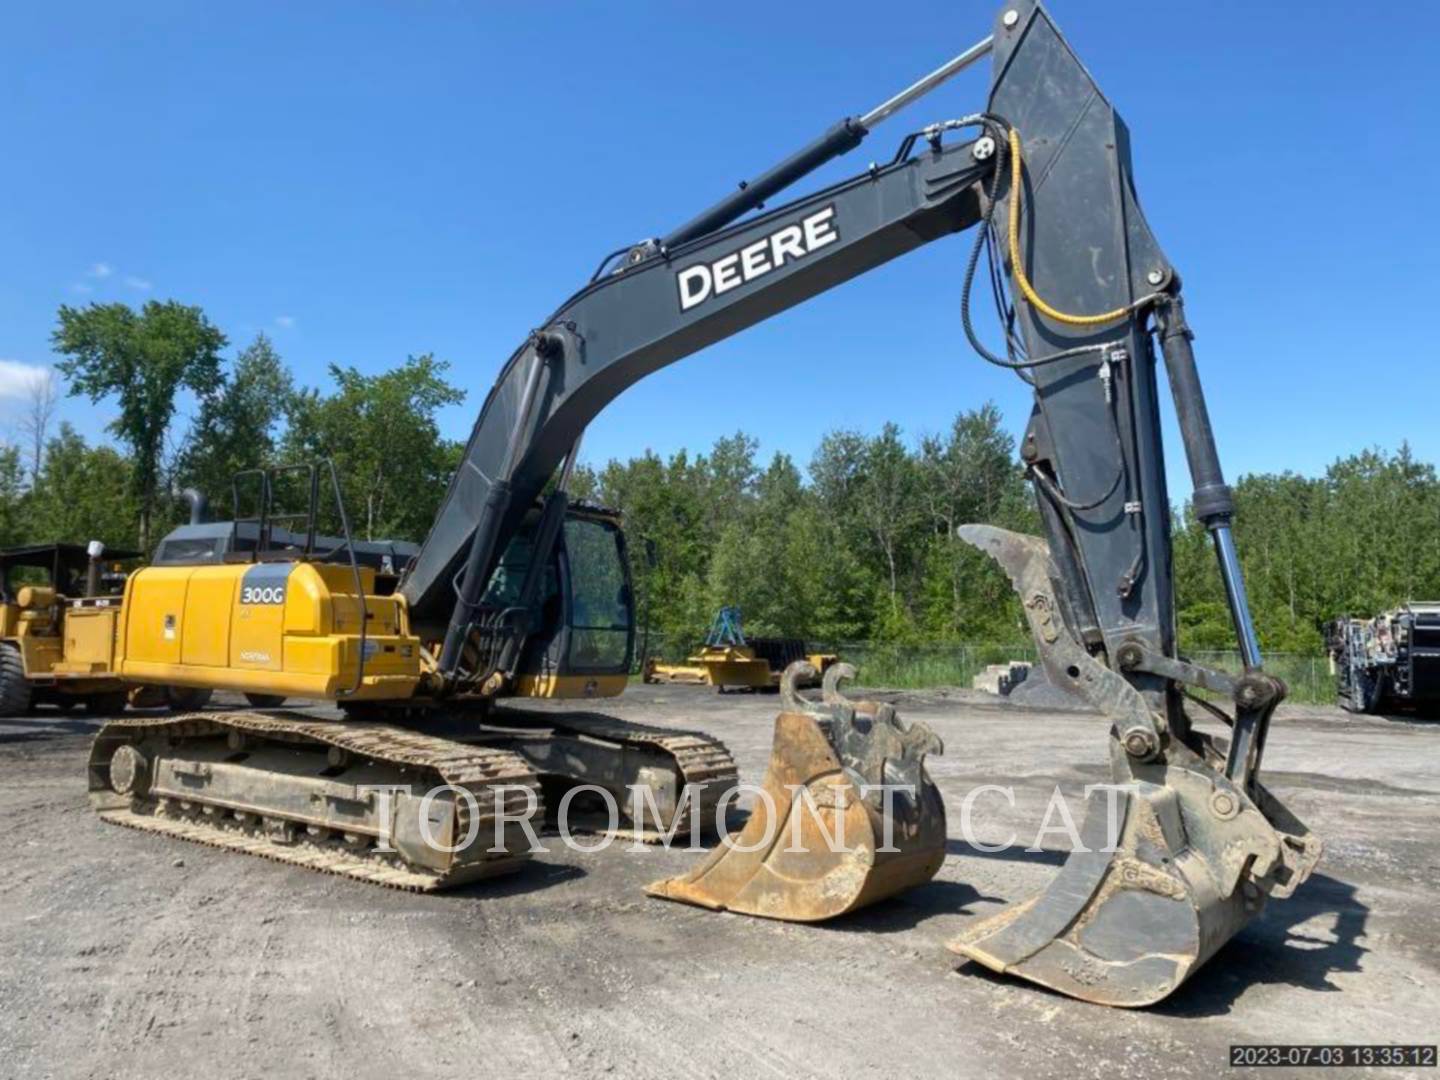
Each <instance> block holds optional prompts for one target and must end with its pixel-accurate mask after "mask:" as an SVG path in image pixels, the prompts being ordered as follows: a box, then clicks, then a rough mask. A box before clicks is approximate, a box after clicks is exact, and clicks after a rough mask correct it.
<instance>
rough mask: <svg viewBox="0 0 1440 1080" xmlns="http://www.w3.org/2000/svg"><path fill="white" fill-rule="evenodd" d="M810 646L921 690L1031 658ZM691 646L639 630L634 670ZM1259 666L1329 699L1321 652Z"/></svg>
mask: <svg viewBox="0 0 1440 1080" xmlns="http://www.w3.org/2000/svg"><path fill="white" fill-rule="evenodd" d="M809 644H810V649H811V651H812V652H829V653H835V654H837V655H838V656H839V657H840V658H841V659H842V660H845V661H846V662H847V663H850V664H853V665H855V669H856V671H857V680H858V681H859V682H860V683H861V684H862V685H864V686H873V687H886V688H891V689H896V690H921V689H926V688H929V687H936V686H961V687H968V686H970V683H971V680H972V679H974V677H975V676H976V675H978V674H980V673H981V672H983V671H984V670H985V668H986V666H987V665H989V664H1004V663H1009V662H1010V661H1015V660H1020V661H1028V662H1030V663H1034V662H1035V661H1036V655H1035V646H1034V644H1033V643H1031V642H1023V643H1022V642H1016V643H1014V644H1010V645H1005V644H958V645H953V644H943V643H934V644H896V643H892V642H880V641H838V642H823V641H821V642H815V641H812V642H810V643H809ZM696 650H697V646H696V643H695V642H694V641H689V642H683V641H679V640H676V639H672V638H667V637H666V636H664V635H660V634H651V635H650V636H649V640H648V642H647V641H646V640H645V637H644V635H643V634H642V635H641V640H640V641H639V642H637V644H636V668H635V670H636V673H637V674H638V673H639V670H640V665H641V664H643V662H644V657H645V656H646V655H648V656H650V657H653V658H655V659H657V660H661V661H664V662H667V663H679V662H681V661H683V660H684V659H685V658H686V657H687V656H689V655H691V654H692V653H694V652H695V651H696ZM1185 655H1186V658H1187V659H1189V660H1190V661H1191V662H1193V663H1196V664H1200V665H1203V666H1205V667H1211V668H1218V669H1219V670H1221V671H1229V672H1233V673H1235V674H1239V673H1240V672H1242V671H1244V665H1243V664H1242V663H1241V660H1240V654H1239V653H1238V652H1235V651H1231V650H1226V651H1207V652H1189V653H1186V654H1185ZM1265 670H1266V671H1268V672H1269V673H1270V674H1272V675H1276V676H1278V677H1280V678H1281V679H1284V680H1285V682H1286V684H1287V685H1288V686H1289V687H1290V694H1289V697H1288V699H1287V700H1290V701H1296V702H1305V703H1308V704H1333V703H1334V701H1335V678H1334V676H1333V675H1332V674H1331V672H1330V665H1329V661H1328V659H1327V658H1326V657H1325V656H1324V655H1309V654H1305V653H1266V654H1265Z"/></svg>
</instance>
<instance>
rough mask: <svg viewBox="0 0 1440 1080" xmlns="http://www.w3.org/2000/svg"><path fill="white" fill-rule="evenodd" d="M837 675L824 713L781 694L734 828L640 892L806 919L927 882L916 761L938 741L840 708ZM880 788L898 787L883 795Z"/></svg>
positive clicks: (933, 832)
mask: <svg viewBox="0 0 1440 1080" xmlns="http://www.w3.org/2000/svg"><path fill="white" fill-rule="evenodd" d="M795 667H796V665H792V669H793V668H795ZM786 675H787V677H789V676H790V675H791V671H790V670H787V672H786ZM841 677H844V676H843V675H837V676H836V678H835V679H832V680H830V681H828V682H827V685H826V688H825V691H824V692H825V694H826V697H827V698H829V699H831V700H832V703H831V704H830V705H829V706H828V707H824V708H819V707H816V706H814V704H813V703H811V702H809V701H807V700H806V699H803V698H800V697H799V695H798V694H796V693H794V691H793V689H792V691H791V693H790V694H789V695H787V700H786V704H787V706H789V708H787V710H786V711H785V712H782V713H781V714H780V716H779V717H778V718H777V719H776V721H775V739H774V743H773V744H772V746H771V751H770V765H769V768H768V769H767V770H766V772H765V778H764V780H763V781H762V783H761V786H760V791H759V798H757V800H756V801H755V805H754V809H753V810H752V811H751V814H750V818H749V820H748V821H747V822H746V823H745V827H744V829H743V830H742V831H741V832H740V834H739V836H737V837H735V838H733V839H731V838H725V839H724V840H722V843H721V845H720V846H719V847H717V848H716V849H715V850H714V851H713V852H711V853H710V855H708V856H707V857H706V858H705V860H704V861H703V862H702V863H701V864H700V865H699V866H698V867H696V868H695V869H694V870H692V871H691V872H690V873H688V874H682V875H680V876H679V877H675V878H670V879H667V880H664V881H657V882H655V883H654V884H652V885H651V886H649V887H648V888H647V890H646V891H647V892H648V893H649V894H650V895H651V896H658V897H662V898H664V899H668V900H680V901H683V902H685V903H689V904H696V905H698V906H700V907H706V908H711V909H715V910H727V911H735V912H740V913H742V914H747V915H758V916H762V917H765V918H772V919H785V920H789V921H794V922H818V921H821V920H824V919H829V918H833V917H835V916H837V915H842V914H845V913H846V912H850V911H855V910H857V909H858V908H861V907H864V906H865V905H866V904H870V903H873V902H875V901H876V900H880V899H883V898H885V897H887V896H892V895H894V894H895V893H897V892H900V891H901V890H903V889H906V888H909V887H910V886H912V885H918V884H921V883H923V882H926V881H928V880H930V878H932V877H933V876H934V875H935V872H936V871H937V870H938V869H939V868H940V864H941V862H943V861H944V858H945V808H944V804H943V803H942V802H941V799H940V794H939V792H938V791H937V790H936V789H935V786H934V784H933V783H932V782H931V780H930V778H929V776H928V775H927V774H926V772H925V767H924V763H925V755H926V754H928V753H939V752H940V750H941V745H940V740H939V739H938V738H937V737H936V736H935V735H934V733H933V732H931V731H930V730H929V729H928V728H926V727H925V726H924V725H923V724H915V725H910V726H906V725H904V724H903V723H902V722H901V721H900V720H899V719H898V718H897V717H896V716H895V711H894V709H893V708H891V707H890V706H888V705H875V704H872V703H868V702H862V703H859V704H856V703H852V702H850V701H848V700H847V699H845V698H844V697H843V696H841V695H840V694H839V691H838V689H837V682H838V679H839V678H841ZM786 681H790V682H791V685H792V688H793V680H792V679H790V678H787V680H786ZM781 685H782V688H783V687H784V685H785V683H784V682H782V684H781ZM797 704H798V705H801V706H802V708H801V709H796V708H795V706H796V705H797ZM826 713H828V714H829V715H828V716H826V715H825V714H826ZM887 784H888V785H900V788H899V790H898V791H896V792H895V794H894V795H893V797H891V798H888V799H887V798H886V797H885V790H884V788H883V787H882V785H887Z"/></svg>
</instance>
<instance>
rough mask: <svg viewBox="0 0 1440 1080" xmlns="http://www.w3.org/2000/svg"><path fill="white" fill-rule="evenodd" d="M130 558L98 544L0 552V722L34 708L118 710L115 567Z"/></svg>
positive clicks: (118, 581) (121, 693)
mask: <svg viewBox="0 0 1440 1080" xmlns="http://www.w3.org/2000/svg"><path fill="white" fill-rule="evenodd" d="M137 558H139V553H138V552H133V551H118V550H116V551H110V552H108V553H107V552H106V550H105V545H104V544H101V543H100V542H99V541H93V542H91V543H90V544H89V545H88V546H87V545H84V544H32V545H29V546H26V547H14V548H7V549H5V550H4V551H0V716H23V715H24V714H25V713H27V712H29V711H30V710H31V708H32V707H34V706H36V705H52V706H54V707H56V708H58V709H61V710H67V709H72V708H75V707H76V706H80V705H83V706H84V707H85V708H86V709H87V710H88V711H90V712H92V713H96V714H98V715H105V714H108V713H114V712H119V711H120V710H121V709H123V708H124V707H125V686H124V684H123V683H122V682H121V681H120V679H119V678H118V677H117V674H116V672H115V671H114V669H113V666H112V662H111V660H112V650H113V648H114V641H115V630H116V624H117V619H118V617H119V612H120V595H119V594H120V591H121V589H122V588H123V587H124V582H125V577H126V575H125V572H124V569H123V564H124V563H126V562H128V561H130V560H133V559H137ZM161 692H162V693H163V689H162V691H161Z"/></svg>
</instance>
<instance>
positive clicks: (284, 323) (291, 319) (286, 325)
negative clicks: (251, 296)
mask: <svg viewBox="0 0 1440 1080" xmlns="http://www.w3.org/2000/svg"><path fill="white" fill-rule="evenodd" d="M275 325H276V326H278V327H280V329H282V330H289V329H290V328H291V327H292V326H294V325H295V316H294V315H276V316H275Z"/></svg>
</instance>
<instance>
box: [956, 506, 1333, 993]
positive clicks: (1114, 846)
mask: <svg viewBox="0 0 1440 1080" xmlns="http://www.w3.org/2000/svg"><path fill="white" fill-rule="evenodd" d="M961 535H962V536H963V537H964V538H965V539H967V540H969V541H970V542H971V543H973V544H975V546H977V547H979V548H980V549H981V550H984V551H987V552H989V553H990V554H991V555H993V556H994V557H995V558H996V560H997V561H998V562H999V563H1000V564H1001V566H1003V567H1004V568H1005V570H1006V571H1007V573H1009V575H1010V578H1011V580H1012V582H1013V583H1014V584H1015V587H1016V589H1017V591H1018V592H1019V593H1020V597H1021V601H1022V603H1023V604H1024V606H1025V610H1026V613H1027V615H1028V617H1029V620H1030V624H1031V629H1032V630H1033V631H1034V632H1035V640H1036V644H1037V646H1038V648H1039V652H1040V656H1041V658H1042V660H1043V661H1044V662H1045V665H1046V669H1047V674H1048V675H1049V676H1050V678H1051V679H1053V680H1055V681H1056V682H1057V683H1058V684H1060V685H1063V686H1064V687H1066V688H1067V689H1070V690H1072V691H1073V692H1075V693H1077V694H1080V695H1082V696H1084V697H1085V698H1086V699H1087V700H1089V701H1090V702H1091V703H1092V704H1094V705H1095V706H1096V707H1097V708H1099V709H1100V710H1101V711H1102V712H1104V713H1106V714H1107V716H1108V717H1109V718H1110V719H1111V720H1112V721H1113V722H1114V725H1115V726H1114V729H1113V730H1112V738H1111V771H1112V774H1113V778H1114V782H1113V783H1112V784H1109V785H1097V786H1096V787H1094V788H1092V789H1091V790H1090V791H1089V795H1088V799H1087V812H1086V815H1085V818H1084V821H1083V822H1082V824H1081V826H1080V830H1079V839H1080V845H1079V846H1078V847H1077V848H1076V849H1075V850H1074V851H1073V852H1072V854H1071V855H1070V857H1069V859H1067V860H1066V862H1065V865H1064V866H1063V867H1061V869H1060V872H1059V874H1058V875H1057V876H1056V877H1055V879H1054V880H1053V881H1052V882H1051V883H1050V885H1049V887H1048V888H1047V889H1045V891H1044V892H1042V893H1040V894H1039V895H1037V896H1033V897H1031V898H1030V899H1028V900H1025V901H1022V902H1021V903H1018V904H1015V905H1012V906H1011V907H1009V908H1007V909H1006V910H1004V911H1002V912H1000V913H999V914H997V915H994V916H992V917H991V918H989V919H986V920H984V921H982V922H980V923H979V924H977V925H975V926H972V927H970V928H969V929H968V930H967V931H966V932H965V933H964V934H962V935H961V936H960V937H959V938H957V939H956V940H955V941H953V942H952V943H951V946H950V947H951V948H952V949H953V950H955V951H956V952H958V953H961V954H962V955H964V956H967V957H969V958H970V959H972V960H976V961H978V962H980V963H982V964H984V965H985V966H986V967H989V968H991V969H993V970H995V971H999V972H1003V973H1008V974H1015V975H1020V976H1023V977H1024V978H1027V979H1030V980H1031V981H1033V982H1037V983H1040V984H1042V985H1044V986H1048V987H1050V988H1051V989H1054V990H1058V991H1060V992H1061V993H1065V994H1069V995H1070V996H1072V997H1077V998H1081V999H1082V1000H1085V1001H1092V1002H1096V1003H1098V1004H1102V1005H1120V1006H1144V1005H1150V1004H1153V1003H1155V1002H1157V1001H1160V1000H1161V999H1163V998H1164V997H1166V996H1167V995H1168V994H1170V992H1171V991H1173V990H1174V989H1175V988H1176V987H1178V986H1179V985H1180V984H1181V983H1182V982H1184V981H1185V979H1186V978H1188V977H1189V976H1190V974H1191V973H1192V972H1194V971H1195V969H1196V968H1198V967H1199V966H1200V965H1201V964H1202V963H1204V962H1205V960H1206V959H1208V958H1209V957H1210V956H1211V955H1213V954H1214V953H1215V951H1216V950H1217V949H1219V948H1220V947H1221V946H1222V945H1224V944H1225V943H1226V942H1227V941H1229V940H1230V938H1231V937H1233V936H1234V935H1235V934H1236V933H1237V932H1238V931H1239V930H1240V929H1241V927H1243V926H1244V925H1245V924H1246V923H1247V922H1249V921H1250V919H1252V918H1254V917H1255V916H1256V915H1258V914H1259V913H1260V911H1261V909H1262V908H1263V907H1264V904H1265V899H1266V897H1267V896H1269V895H1274V896H1277V897H1284V896H1289V895H1290V893H1291V892H1293V891H1294V890H1295V888H1296V887H1297V886H1299V884H1300V883H1301V882H1303V881H1304V880H1305V878H1306V877H1307V876H1308V875H1309V873H1310V871H1311V870H1312V869H1313V868H1314V866H1315V863H1316V862H1317V861H1318V860H1319V858H1320V842H1319V841H1318V840H1317V839H1316V838H1314V837H1312V836H1311V835H1310V834H1309V831H1308V830H1307V829H1306V828H1305V826H1304V825H1302V824H1301V823H1300V822H1299V821H1298V820H1296V819H1295V818H1294V817H1293V816H1292V815H1291V814H1290V813H1289V811H1287V810H1286V809H1285V808H1284V807H1283V806H1282V805H1281V804H1280V803H1279V802H1278V801H1277V800H1276V799H1275V798H1274V797H1273V796H1272V795H1270V794H1269V793H1268V792H1267V791H1266V790H1265V788H1264V787H1263V786H1261V785H1260V784H1259V783H1258V782H1255V783H1250V784H1248V785H1242V784H1237V783H1234V782H1232V781H1231V780H1230V779H1229V778H1228V777H1227V775H1226V772H1225V755H1224V754H1223V753H1222V747H1221V746H1220V745H1218V744H1216V743H1215V742H1214V741H1213V740H1212V739H1211V738H1210V737H1209V736H1206V735H1204V734H1203V733H1201V732H1197V731H1193V730H1185V731H1180V730H1176V729H1175V728H1174V727H1171V728H1169V729H1163V728H1162V729H1161V730H1159V731H1157V741H1156V743H1155V744H1154V749H1153V750H1150V751H1147V750H1145V747H1144V745H1143V744H1144V743H1145V739H1144V738H1143V737H1142V734H1143V732H1144V731H1145V728H1144V726H1143V725H1144V724H1146V723H1153V719H1152V718H1151V715H1150V711H1149V707H1148V705H1147V704H1146V702H1145V700H1144V698H1143V697H1142V696H1141V694H1140V693H1139V691H1137V690H1136V689H1135V688H1134V687H1133V686H1131V685H1130V683H1129V682H1128V681H1126V680H1125V679H1124V678H1122V677H1121V676H1120V675H1119V674H1118V673H1116V672H1114V671H1111V670H1110V669H1109V668H1107V667H1105V666H1104V665H1102V664H1100V663H1099V662H1098V661H1096V660H1095V659H1094V658H1093V657H1091V656H1090V655H1089V653H1088V652H1087V651H1086V650H1085V649H1084V648H1082V647H1081V646H1080V645H1079V643H1078V642H1077V641H1076V640H1075V639H1074V637H1073V636H1072V635H1071V634H1070V632H1069V630H1068V628H1067V627H1066V626H1065V625H1064V621H1063V617H1062V616H1061V614H1060V613H1061V610H1062V609H1061V608H1060V606H1059V605H1058V604H1057V603H1056V597H1055V595H1054V590H1053V585H1052V584H1051V579H1052V576H1053V574H1054V570H1053V567H1052V566H1051V564H1050V557H1049V551H1048V549H1047V548H1046V546H1045V544H1044V542H1043V541H1040V540H1038V539H1035V538H1034V537H1028V536H1019V535H1017V534H1015V533H1009V532H1005V531H1004V530H1001V529H995V528H992V527H989V526H966V527H965V528H964V529H962V530H961ZM1272 707H1273V706H1272ZM1158 736H1163V738H1161V737H1158ZM1137 740H1138V741H1137ZM1136 750H1140V751H1141V752H1140V753H1138V754H1137V753H1136V752H1135V751H1136Z"/></svg>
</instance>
